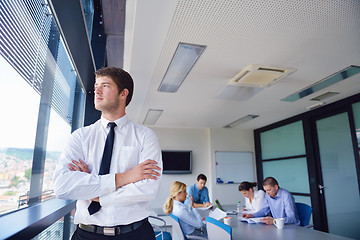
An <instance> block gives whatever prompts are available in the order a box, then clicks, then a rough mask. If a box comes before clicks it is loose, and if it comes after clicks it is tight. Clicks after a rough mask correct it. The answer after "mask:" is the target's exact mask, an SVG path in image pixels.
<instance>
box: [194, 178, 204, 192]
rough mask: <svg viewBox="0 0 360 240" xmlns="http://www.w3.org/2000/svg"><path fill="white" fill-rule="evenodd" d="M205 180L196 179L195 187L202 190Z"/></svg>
mask: <svg viewBox="0 0 360 240" xmlns="http://www.w3.org/2000/svg"><path fill="white" fill-rule="evenodd" d="M205 184H206V181H205V180H203V179H199V180H196V187H197V188H198V189H199V190H202V189H203V188H204V187H205Z"/></svg>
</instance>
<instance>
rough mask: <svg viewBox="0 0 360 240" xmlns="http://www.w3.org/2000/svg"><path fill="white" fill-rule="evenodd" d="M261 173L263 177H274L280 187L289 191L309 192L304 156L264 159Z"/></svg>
mask: <svg viewBox="0 0 360 240" xmlns="http://www.w3.org/2000/svg"><path fill="white" fill-rule="evenodd" d="M263 174H264V178H265V177H269V176H271V177H274V178H276V180H277V181H278V182H279V185H280V187H282V188H285V189H286V190H288V191H290V192H296V193H309V194H310V188H309V184H308V182H309V181H308V179H309V177H308V169H307V163H306V158H294V159H286V160H278V161H264V162H263Z"/></svg>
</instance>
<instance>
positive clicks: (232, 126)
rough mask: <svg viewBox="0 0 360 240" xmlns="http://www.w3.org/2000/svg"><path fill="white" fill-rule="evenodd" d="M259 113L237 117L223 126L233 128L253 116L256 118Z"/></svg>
mask: <svg viewBox="0 0 360 240" xmlns="http://www.w3.org/2000/svg"><path fill="white" fill-rule="evenodd" d="M258 116H259V115H250V114H249V115H246V116H245V117H242V118H239V119H238V120H235V121H233V122H231V123H229V124H228V125H226V126H224V128H234V127H236V126H238V125H240V124H243V123H246V122H248V121H250V120H252V119H254V118H257V117H258Z"/></svg>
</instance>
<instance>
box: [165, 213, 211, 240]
mask: <svg viewBox="0 0 360 240" xmlns="http://www.w3.org/2000/svg"><path fill="white" fill-rule="evenodd" d="M169 216H170V221H171V226H172V234H173V236H174V239H184V240H187V239H199V240H206V239H207V238H204V237H201V236H193V235H186V236H185V234H184V233H183V231H182V229H181V226H180V220H179V218H178V217H177V216H175V215H174V214H172V213H169ZM175 236H176V237H175Z"/></svg>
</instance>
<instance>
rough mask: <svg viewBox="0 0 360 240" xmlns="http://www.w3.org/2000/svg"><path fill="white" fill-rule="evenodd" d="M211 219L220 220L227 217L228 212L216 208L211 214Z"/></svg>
mask: <svg viewBox="0 0 360 240" xmlns="http://www.w3.org/2000/svg"><path fill="white" fill-rule="evenodd" d="M209 217H212V218H215V219H216V220H220V219H222V218H224V217H226V212H224V211H221V210H220V209H218V208H216V209H215V210H214V211H211V212H210V213H209Z"/></svg>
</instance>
